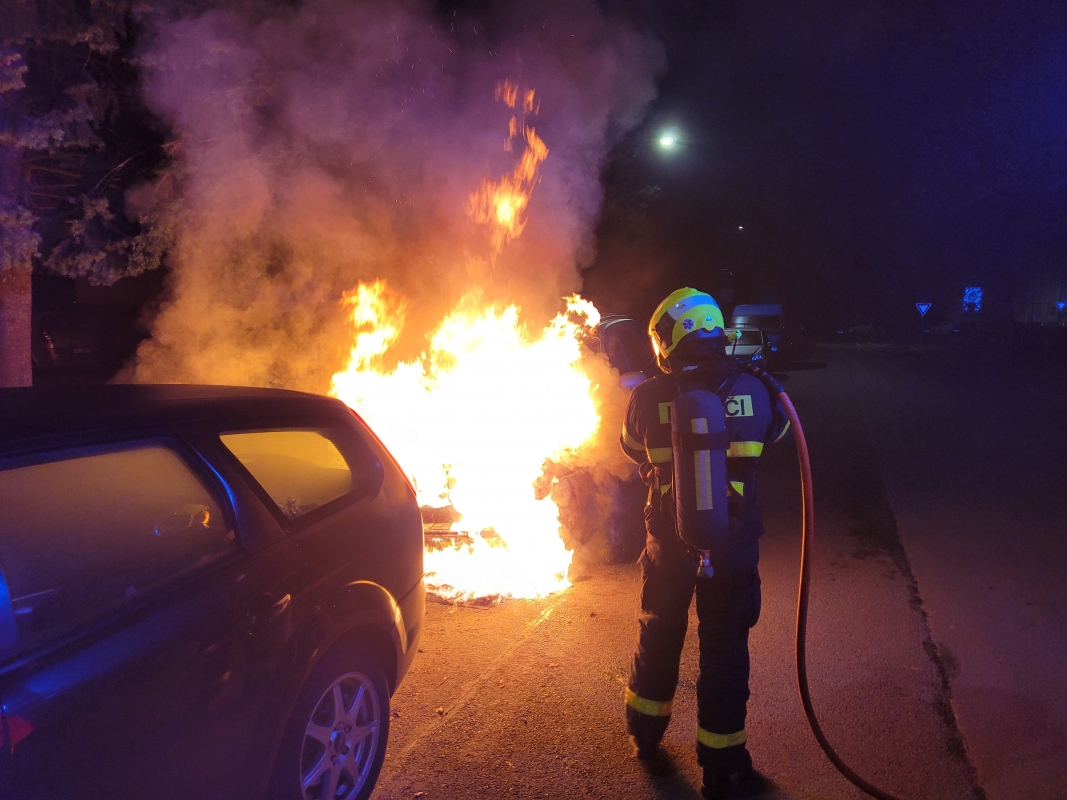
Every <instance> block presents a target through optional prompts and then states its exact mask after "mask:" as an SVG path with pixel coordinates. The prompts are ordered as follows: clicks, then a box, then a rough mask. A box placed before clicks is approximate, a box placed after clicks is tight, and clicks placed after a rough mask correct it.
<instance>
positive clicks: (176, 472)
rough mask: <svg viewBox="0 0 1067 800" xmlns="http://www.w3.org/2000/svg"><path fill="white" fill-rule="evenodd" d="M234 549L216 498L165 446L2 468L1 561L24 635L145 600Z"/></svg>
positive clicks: (74, 454)
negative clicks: (145, 596) (160, 586)
mask: <svg viewBox="0 0 1067 800" xmlns="http://www.w3.org/2000/svg"><path fill="white" fill-rule="evenodd" d="M236 549H237V542H236V537H235V536H234V533H233V531H232V530H231V528H230V526H229V525H228V524H227V520H226V517H225V515H224V514H223V510H222V508H221V507H220V505H219V503H218V502H217V501H216V499H215V497H214V496H213V495H212V493H211V492H210V491H209V490H208V489H207V488H206V487H205V485H204V484H203V483H202V482H201V481H200V479H199V478H198V477H197V475H196V474H195V473H194V471H193V470H192V469H191V468H190V467H189V465H188V464H187V463H186V462H185V460H184V459H183V458H182V457H181V456H180V455H179V454H178V453H177V452H175V450H173V449H172V448H170V447H168V446H166V445H162V444H154V443H150V444H142V445H136V446H132V447H123V448H122V449H116V450H111V451H109V452H100V448H94V449H92V450H88V449H86V450H74V451H71V450H67V451H64V452H63V453H59V454H56V453H53V454H46V455H42V456H38V457H34V458H33V459H21V460H20V461H19V462H16V463H15V464H9V465H6V466H3V465H0V567H2V570H3V573H4V578H5V579H6V583H7V590H8V593H9V595H10V603H11V607H12V609H13V612H14V616H15V619H16V621H17V623H18V629H19V633H20V636H21V637H23V638H25V637H27V636H29V637H36V636H38V635H46V634H48V633H51V632H54V631H56V630H59V629H61V628H64V627H66V626H67V625H68V624H69V623H71V622H73V621H75V620H77V619H81V618H84V617H86V616H91V615H94V614H96V613H98V612H101V611H103V610H106V609H108V608H111V607H114V606H116V605H118V604H121V603H122V602H123V601H125V600H130V599H132V598H136V597H140V596H142V595H143V594H144V593H145V592H147V591H149V590H150V589H153V588H154V587H157V586H159V585H161V584H164V583H167V582H169V581H171V580H173V579H175V578H177V577H178V576H180V575H183V574H185V573H187V572H189V571H190V570H193V569H196V568H198V567H202V566H205V565H207V564H210V563H212V562H214V561H216V560H218V559H220V558H222V557H224V556H225V555H226V554H228V553H231V552H233V551H235V550H236Z"/></svg>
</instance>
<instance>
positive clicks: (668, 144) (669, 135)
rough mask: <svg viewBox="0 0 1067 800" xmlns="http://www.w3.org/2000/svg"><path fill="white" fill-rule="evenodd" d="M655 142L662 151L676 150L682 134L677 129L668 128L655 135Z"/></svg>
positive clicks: (679, 144) (680, 142) (679, 145)
mask: <svg viewBox="0 0 1067 800" xmlns="http://www.w3.org/2000/svg"><path fill="white" fill-rule="evenodd" d="M656 144H657V145H658V146H659V149H660V150H662V151H664V152H671V151H672V150H678V149H679V148H680V147H681V146H682V136H681V134H680V133H679V132H678V130H677V129H675V128H668V129H667V130H664V131H660V134H659V136H657V137H656Z"/></svg>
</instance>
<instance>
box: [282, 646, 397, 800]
mask: <svg viewBox="0 0 1067 800" xmlns="http://www.w3.org/2000/svg"><path fill="white" fill-rule="evenodd" d="M388 738H389V690H388V686H387V684H386V681H385V673H384V672H383V670H382V667H381V663H380V661H379V659H378V658H377V657H376V656H375V655H374V654H373V653H372V652H370V651H368V650H366V649H364V648H361V647H355V646H351V645H343V646H339V647H337V648H334V649H333V650H331V651H330V652H329V653H327V654H326V655H325V656H323V658H322V660H321V661H320V662H319V664H318V665H317V666H316V667H315V669H314V671H313V672H312V674H311V677H310V678H309V679H308V681H307V683H306V684H305V685H304V688H303V689H302V690H301V693H300V698H299V699H298V700H297V703H296V706H295V708H294V709H293V714H292V716H291V717H290V720H289V724H288V727H287V728H286V732H285V734H284V736H283V737H282V743H281V748H280V749H279V751H278V758H277V760H276V762H275V767H274V776H273V780H272V788H273V791H272V792H271V796H272V797H275V798H279V800H281V799H282V798H284V800H365V798H367V797H369V796H370V793H371V792H372V791H373V789H374V784H375V782H376V781H377V780H378V773H379V772H380V771H381V768H382V761H383V759H384V758H385V746H386V742H387V741H388Z"/></svg>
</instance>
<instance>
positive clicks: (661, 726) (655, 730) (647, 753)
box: [626, 707, 671, 761]
mask: <svg viewBox="0 0 1067 800" xmlns="http://www.w3.org/2000/svg"><path fill="white" fill-rule="evenodd" d="M670 721H671V718H670V717H653V716H649V715H648V714H642V713H640V712H638V711H635V710H634V709H633V708H629V707H627V709H626V728H627V730H628V731H629V733H630V742H631V743H632V744H633V746H634V755H635V756H637V759H638V760H639V761H654V760H655V759H656V754H657V753H658V752H659V743H660V741H661V740H662V739H663V734H664V733H666V731H667V724H668V723H669V722H670Z"/></svg>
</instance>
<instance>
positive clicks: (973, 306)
mask: <svg viewBox="0 0 1067 800" xmlns="http://www.w3.org/2000/svg"><path fill="white" fill-rule="evenodd" d="M963 310H964V311H981V310H982V287H981V286H968V287H966V288H965V289H964V290H963Z"/></svg>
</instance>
